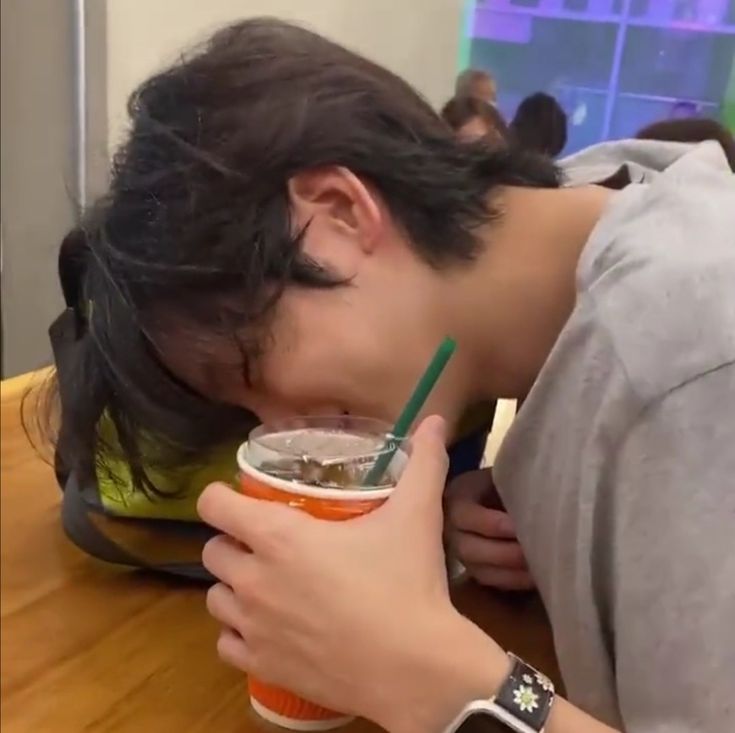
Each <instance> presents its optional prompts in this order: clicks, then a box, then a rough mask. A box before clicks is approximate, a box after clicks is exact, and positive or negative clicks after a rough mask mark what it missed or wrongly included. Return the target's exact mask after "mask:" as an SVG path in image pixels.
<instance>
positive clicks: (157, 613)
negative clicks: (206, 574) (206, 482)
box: [0, 379, 558, 733]
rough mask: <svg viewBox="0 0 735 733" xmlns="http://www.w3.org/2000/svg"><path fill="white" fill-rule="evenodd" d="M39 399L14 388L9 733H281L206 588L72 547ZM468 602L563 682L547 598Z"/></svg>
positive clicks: (5, 458)
mask: <svg viewBox="0 0 735 733" xmlns="http://www.w3.org/2000/svg"><path fill="white" fill-rule="evenodd" d="M26 385H27V380H24V379H20V380H11V381H10V382H5V383H3V385H2V488H1V490H0V498H1V500H2V511H1V514H0V515H1V517H2V534H1V540H2V556H1V557H2V600H1V603H0V615H1V620H2V685H1V688H0V692H1V693H2V694H1V700H2V702H1V711H2V731H3V733H123V732H125V733H148V732H150V733H154V732H155V733H213V732H215V731H216V733H249V732H252V731H265V730H268V729H269V727H268V726H266V725H265V724H264V723H263V722H262V721H260V720H259V719H258V718H256V717H255V715H254V714H253V713H252V712H251V710H250V709H249V706H248V701H247V696H246V694H245V685H244V680H243V678H242V676H241V675H240V674H238V673H237V672H235V671H233V670H231V669H228V668H227V667H225V666H224V665H222V664H221V663H220V662H219V661H218V659H217V657H216V655H215V650H214V644H215V637H216V628H215V625H214V623H213V622H212V621H211V620H210V619H209V618H208V616H207V614H206V612H205V609H204V602H203V601H204V589H203V588H202V587H200V586H195V585H187V584H184V583H181V582H174V581H169V580H166V579H162V578H158V577H152V576H150V575H146V574H143V573H138V572H131V571H125V570H120V569H117V568H113V567H109V566H106V565H104V564H101V563H99V562H96V561H94V560H92V559H90V558H88V557H86V556H85V555H83V554H82V553H81V552H79V551H78V550H76V549H75V548H74V547H73V546H72V545H71V544H70V543H69V542H68V541H67V540H66V539H65V537H64V535H63V533H62V530H61V527H60V523H59V489H58V487H57V486H56V484H55V481H54V477H53V474H52V471H51V469H50V467H49V466H48V465H46V464H44V462H43V461H42V460H41V459H40V458H39V457H38V455H37V454H36V453H35V452H34V450H33V449H32V448H31V446H30V445H29V443H28V441H27V439H26V437H25V435H24V433H23V430H22V428H21V424H20V419H19V405H20V398H21V395H22V393H23V392H24V390H25V389H26ZM455 597H456V602H457V604H458V606H459V607H460V608H461V609H462V610H463V612H465V613H466V614H467V615H469V616H470V617H471V618H473V619H474V620H475V621H477V623H479V624H480V625H481V626H482V627H483V628H484V629H486V630H487V631H488V632H489V633H491V634H492V635H493V636H494V637H495V639H496V640H497V641H498V642H499V643H500V644H502V645H504V646H505V647H507V648H510V649H513V650H514V651H516V652H517V653H519V654H521V655H522V656H524V657H525V658H526V659H527V660H528V661H529V662H531V663H535V664H536V665H537V666H539V667H541V668H542V669H543V670H544V671H546V672H547V673H548V674H550V675H551V676H552V677H554V678H558V672H557V667H556V663H555V661H554V653H553V648H552V641H551V635H550V631H549V627H548V624H547V621H546V618H545V615H544V612H543V609H542V608H541V604H540V603H539V602H538V600H537V599H536V598H535V597H534V596H503V595H500V594H497V593H492V592H489V591H486V590H482V589H480V588H478V587H475V586H473V585H470V584H464V585H461V586H459V587H457V588H456V589H455ZM448 653H451V650H448ZM347 730H349V731H351V732H352V733H367V732H368V731H375V730H377V729H376V728H375V727H374V726H372V725H370V724H369V723H366V722H364V721H360V722H357V723H355V724H353V725H352V726H351V727H349V728H348V729H347Z"/></svg>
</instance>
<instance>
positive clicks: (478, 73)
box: [454, 69, 498, 105]
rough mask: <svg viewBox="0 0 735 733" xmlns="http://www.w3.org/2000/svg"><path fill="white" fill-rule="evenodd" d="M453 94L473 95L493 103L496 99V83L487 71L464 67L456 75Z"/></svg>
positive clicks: (460, 95) (458, 95)
mask: <svg viewBox="0 0 735 733" xmlns="http://www.w3.org/2000/svg"><path fill="white" fill-rule="evenodd" d="M454 94H455V96H456V97H474V98H475V99H479V100H480V101H481V102H485V103H487V104H492V105H495V103H496V102H497V101H498V85H497V84H496V83H495V78H494V77H493V75H492V74H491V73H490V72H489V71H483V70H482V69H466V70H465V71H463V72H462V73H461V74H460V75H459V76H458V77H457V83H456V84H455V87H454Z"/></svg>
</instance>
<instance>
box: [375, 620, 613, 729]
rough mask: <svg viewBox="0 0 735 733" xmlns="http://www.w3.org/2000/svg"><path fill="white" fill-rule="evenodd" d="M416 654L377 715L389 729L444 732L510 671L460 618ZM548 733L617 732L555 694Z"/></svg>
mask: <svg viewBox="0 0 735 733" xmlns="http://www.w3.org/2000/svg"><path fill="white" fill-rule="evenodd" d="M446 626H447V632H446V633H442V634H440V635H438V637H437V638H434V639H432V640H431V641H429V640H427V641H425V642H424V644H423V649H422V651H420V652H419V653H417V652H413V657H414V660H415V661H414V663H413V664H414V666H415V669H414V670H413V671H412V672H411V673H408V672H407V670H405V669H404V673H403V674H402V675H401V677H402V680H401V682H400V683H399V684H397V685H396V686H395V687H394V688H393V689H394V690H395V691H396V695H395V697H394V698H392V699H391V700H390V701H387V704H384V705H383V706H382V707H383V710H381V711H380V712H378V714H377V715H376V716H375V718H376V720H377V722H379V723H381V724H382V725H383V726H384V727H385V728H386V730H388V731H389V733H442V732H443V731H444V730H445V729H446V727H447V726H448V725H449V724H450V723H451V722H452V720H453V719H454V718H455V717H456V716H457V715H458V714H459V712H460V711H461V710H462V708H463V707H464V706H465V705H466V704H467V703H469V702H471V701H473V700H481V699H487V698H490V697H492V695H493V694H494V693H495V692H496V691H497V689H498V688H499V687H500V685H501V684H502V683H503V681H504V680H505V678H506V677H507V675H508V673H509V671H510V661H509V658H508V657H507V655H506V654H505V653H504V652H503V651H502V650H501V649H500V648H499V647H498V646H497V644H495V642H493V641H492V640H491V639H489V638H488V637H487V636H486V635H485V634H484V633H483V632H482V631H480V629H478V628H477V627H476V626H474V625H473V624H471V623H470V622H468V621H466V620H464V619H460V618H459V617H458V618H457V619H454V620H452V622H451V626H450V625H449V624H448V623H447V625H446ZM545 733H615V731H614V730H613V729H612V728H610V727H608V726H607V725H605V724H603V723H600V722H599V721H597V720H595V719H594V718H592V717H590V716H589V715H587V714H586V713H584V712H583V711H581V710H580V709H579V708H576V707H574V706H573V705H572V704H571V703H569V702H568V701H567V700H564V699H563V698H561V697H559V696H557V698H556V700H555V701H554V705H553V707H552V710H551V714H550V716H549V720H548V722H547V724H546V728H545Z"/></svg>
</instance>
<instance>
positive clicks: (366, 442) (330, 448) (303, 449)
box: [248, 416, 401, 489]
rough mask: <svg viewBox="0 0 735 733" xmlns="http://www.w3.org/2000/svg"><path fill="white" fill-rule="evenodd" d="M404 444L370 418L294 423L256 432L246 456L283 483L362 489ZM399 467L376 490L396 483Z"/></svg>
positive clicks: (292, 420) (390, 468)
mask: <svg viewBox="0 0 735 733" xmlns="http://www.w3.org/2000/svg"><path fill="white" fill-rule="evenodd" d="M305 421H310V422H311V425H304V422H305ZM400 445H401V441H400V440H399V439H397V438H395V437H394V436H392V435H391V433H390V427H389V426H387V425H385V424H383V423H381V422H380V421H377V420H371V419H369V418H354V417H342V416H336V417H331V418H325V417H321V418H290V419H289V420H285V421H280V422H278V423H274V424H270V425H264V426H261V427H260V428H256V429H255V430H254V431H253V432H252V433H251V435H250V440H249V442H248V446H249V447H248V451H249V454H248V455H249V463H250V465H252V466H253V467H254V468H258V469H259V470H261V471H263V472H265V473H268V474H270V475H273V476H276V477H278V478H283V479H284V480H292V481H298V482H300V483H304V484H307V485H314V486H321V487H323V488H334V489H359V488H361V487H364V486H365V481H366V478H367V475H368V473H369V471H370V469H371V468H372V467H373V465H374V464H375V462H376V461H377V460H378V458H380V457H381V456H382V455H384V454H385V453H392V452H393V451H395V450H396V449H397V448H398V447H400ZM396 468H397V466H396V465H395V464H393V463H392V464H390V465H389V466H388V469H387V470H386V472H385V475H384V477H383V479H382V480H381V482H380V486H378V487H376V488H381V487H387V486H391V485H392V484H393V483H395V480H396V478H397V476H396Z"/></svg>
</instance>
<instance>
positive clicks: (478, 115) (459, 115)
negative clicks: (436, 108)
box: [441, 97, 508, 145]
mask: <svg viewBox="0 0 735 733" xmlns="http://www.w3.org/2000/svg"><path fill="white" fill-rule="evenodd" d="M441 116H442V119H443V120H444V121H445V122H446V123H447V124H448V125H449V126H450V127H451V128H452V130H454V132H455V133H456V134H457V137H458V138H459V139H460V140H464V141H466V142H471V141H473V140H480V139H483V138H485V139H486V140H488V141H490V142H492V143H493V144H498V145H503V144H505V142H506V141H507V139H508V125H507V123H506V121H505V120H504V119H503V115H502V114H500V112H498V110H497V109H496V108H495V107H493V105H492V104H488V103H487V102H483V101H482V100H481V99H477V98H476V97H452V99H450V100H449V101H448V102H447V103H446V104H445V105H444V107H443V108H442V111H441Z"/></svg>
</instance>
